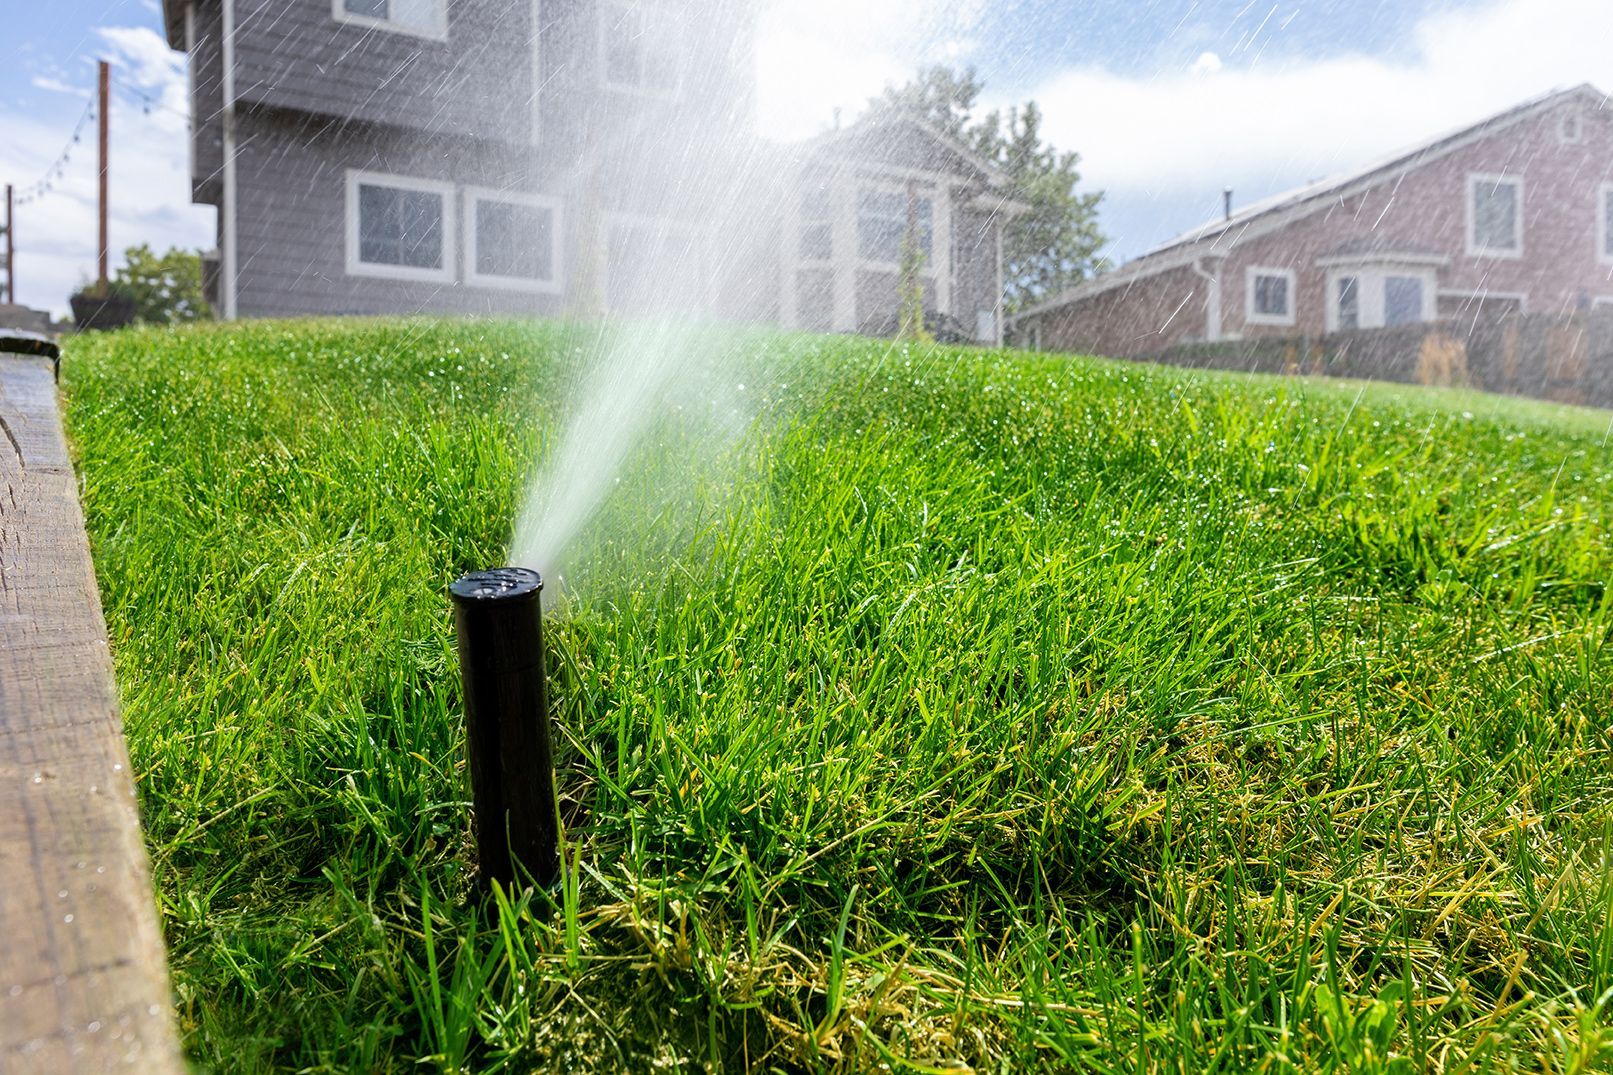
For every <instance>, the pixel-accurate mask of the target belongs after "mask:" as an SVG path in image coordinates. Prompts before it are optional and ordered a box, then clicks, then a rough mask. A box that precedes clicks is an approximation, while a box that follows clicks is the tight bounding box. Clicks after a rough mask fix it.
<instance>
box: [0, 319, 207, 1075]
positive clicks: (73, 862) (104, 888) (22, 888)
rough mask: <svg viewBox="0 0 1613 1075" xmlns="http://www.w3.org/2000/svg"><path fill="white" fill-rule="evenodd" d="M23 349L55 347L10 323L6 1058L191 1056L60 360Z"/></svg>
mask: <svg viewBox="0 0 1613 1075" xmlns="http://www.w3.org/2000/svg"><path fill="white" fill-rule="evenodd" d="M36 342H37V341H36ZM19 350H34V351H42V350H48V349H46V348H44V347H34V346H28V345H25V344H24V343H23V342H21V341H12V342H11V343H10V344H9V345H8V342H7V340H6V339H5V338H3V337H0V1071H19V1072H20V1071H27V1072H41V1073H47V1072H86V1073H87V1072H101V1071H110V1070H132V1071H140V1072H153V1073H159V1075H161V1073H168V1072H182V1071H184V1070H185V1064H184V1061H183V1059H182V1056H181V1053H180V1050H179V1046H178V1038H177V1035H176V1034H175V1030H174V1020H173V1008H172V1001H171V998H170V995H169V990H168V975H167V968H166V961H165V956H164V952H163V945H162V933H161V931H160V929H159V928H158V924H157V915H156V908H155V906H154V903H153V899H152V889H151V880H150V875H149V871H148V867H147V864H146V854H145V846H144V843H143V841H142V838H141V833H140V821H139V818H138V816H137V815H136V811H135V799H134V781H133V779H132V776H131V773H130V770H129V756H128V750H127V748H126V747H125V745H124V742H123V726H122V722H121V720H120V719H119V716H118V706H117V692H116V689H115V687H114V684H113V679H112V661H111V655H110V653H109V652H108V649H107V639H106V625H105V622H104V621H103V619H102V615H101V601H100V597H99V594H98V593H97V591H96V585H95V574H94V571H93V570H92V568H91V565H90V549H89V542H88V539H87V538H86V537H85V534H84V518H83V513H82V512H81V510H80V508H79V503H78V489H77V486H76V483H75V480H74V477H73V465H72V461H71V460H70V458H69V457H68V453H67V444H66V440H65V438H64V436H63V433H62V423H61V417H60V414H59V413H58V409H57V399H56V378H55V360H54V358H53V357H52V356H51V355H49V354H48V353H46V354H18V353H16V352H17V351H19Z"/></svg>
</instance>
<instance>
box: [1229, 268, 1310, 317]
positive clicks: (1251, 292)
mask: <svg viewBox="0 0 1613 1075" xmlns="http://www.w3.org/2000/svg"><path fill="white" fill-rule="evenodd" d="M1262 276H1281V277H1283V278H1284V279H1286V280H1287V281H1288V312H1287V313H1286V314H1263V313H1257V312H1256V311H1255V280H1256V279H1257V278H1259V277H1262ZM1298 315H1299V273H1298V272H1296V271H1295V270H1293V269H1278V268H1274V267H1271V266H1266V265H1251V266H1249V267H1248V268H1247V269H1245V270H1244V275H1243V320H1244V323H1245V324H1249V325H1282V326H1292V325H1295V324H1297V323H1298V321H1299V316H1298Z"/></svg>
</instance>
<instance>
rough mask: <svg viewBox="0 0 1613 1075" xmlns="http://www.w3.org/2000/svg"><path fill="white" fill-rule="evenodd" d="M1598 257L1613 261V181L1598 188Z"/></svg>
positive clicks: (1605, 260) (1602, 259) (1601, 259)
mask: <svg viewBox="0 0 1613 1075" xmlns="http://www.w3.org/2000/svg"><path fill="white" fill-rule="evenodd" d="M1596 257H1597V259H1598V260H1600V261H1604V262H1609V263H1613V183H1603V184H1602V185H1601V186H1600V187H1598V188H1597V189H1596Z"/></svg>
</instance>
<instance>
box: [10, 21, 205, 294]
mask: <svg viewBox="0 0 1613 1075" xmlns="http://www.w3.org/2000/svg"><path fill="white" fill-rule="evenodd" d="M97 33H98V34H99V36H100V37H101V39H102V41H103V42H104V43H105V53H106V56H107V58H108V59H109V60H111V61H112V64H113V78H114V93H113V104H112V113H111V119H112V144H111V167H110V182H111V213H110V222H109V227H110V233H111V234H110V242H111V250H112V265H113V268H114V269H116V267H117V265H118V264H119V263H120V261H121V255H122V252H123V250H124V249H125V248H127V247H129V246H133V245H135V244H137V243H150V244H151V245H152V246H154V247H156V248H158V249H159V250H161V249H166V248H168V247H169V246H181V247H204V248H205V247H211V246H212V245H213V242H214V234H215V233H214V223H213V217H214V214H213V210H212V209H210V208H206V207H203V206H192V205H191V204H190V161H189V146H188V145H187V141H188V130H189V125H188V122H187V118H186V116H187V102H186V83H187V79H186V73H185V60H184V57H183V56H181V55H179V54H177V53H174V52H171V51H170V50H169V49H168V46H167V43H166V42H164V41H163V39H162V38H161V37H160V36H158V35H157V34H156V33H154V32H153V31H151V30H150V29H146V28H144V27H140V28H135V27H106V28H102V29H100V30H98V31H97ZM42 79H45V80H50V81H59V82H61V85H60V87H56V86H42V85H40V83H41V80H42ZM82 82H83V84H84V85H86V86H88V85H93V84H94V71H93V69H92V70H91V71H90V72H89V73H87V74H84V75H83V76H82ZM34 83H35V85H36V86H39V88H42V89H47V90H54V91H56V92H74V93H75V94H76V95H79V96H82V95H83V91H76V90H75V89H74V87H73V86H72V85H70V84H69V83H67V82H66V81H63V80H59V79H55V78H54V77H53V76H41V78H36V79H34ZM71 133H72V129H71V127H70V126H68V127H62V126H59V125H52V124H48V123H44V122H41V121H39V120H37V119H34V118H33V117H32V116H28V115H22V116H17V115H13V116H10V117H8V118H7V132H6V134H7V138H6V141H7V145H6V149H7V153H6V158H5V160H4V162H3V164H0V180H3V181H6V182H11V183H15V184H16V185H17V186H18V187H19V188H20V187H23V186H25V185H28V184H31V183H32V182H33V181H34V180H35V179H37V178H38V177H39V176H40V175H41V174H42V173H44V171H45V169H46V168H47V167H49V166H50V165H51V163H52V162H53V161H55V160H56V159H57V155H58V154H59V153H61V151H62V148H63V145H64V143H66V142H67V139H68V137H69V136H70V135H71ZM96 175H97V167H96V152H95V138H94V129H93V127H91V128H86V130H85V132H84V136H83V138H82V140H81V141H80V142H79V143H78V144H77V145H72V146H71V157H70V159H69V161H68V163H67V165H66V167H65V169H64V172H63V175H62V176H61V177H60V178H59V179H56V180H54V181H53V183H52V189H51V191H50V192H49V193H48V194H46V195H44V196H43V197H41V198H39V199H38V200H36V201H33V202H31V203H30V204H28V205H26V206H21V207H19V208H18V210H17V291H18V298H19V299H20V300H21V301H22V302H23V303H25V304H27V305H29V306H35V307H39V308H42V309H48V310H51V311H54V312H56V313H58V314H62V313H64V312H65V310H66V307H67V296H68V295H69V294H70V293H71V292H72V291H73V290H74V289H75V288H76V287H77V286H78V285H79V284H81V283H84V282H85V281H87V280H89V279H90V278H91V277H92V276H93V275H94V273H95V262H96V201H97V198H96V189H97V183H96Z"/></svg>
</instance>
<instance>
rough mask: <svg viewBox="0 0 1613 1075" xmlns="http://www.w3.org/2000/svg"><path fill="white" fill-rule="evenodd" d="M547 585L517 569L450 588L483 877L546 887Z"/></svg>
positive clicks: (554, 862)
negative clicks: (525, 879)
mask: <svg viewBox="0 0 1613 1075" xmlns="http://www.w3.org/2000/svg"><path fill="white" fill-rule="evenodd" d="M542 592H543V576H541V575H539V574H538V573H537V572H536V571H531V570H528V569H526V568H519V567H505V568H495V569H492V570H489V571H477V572H472V573H471V574H468V575H466V576H464V577H463V578H461V579H459V580H458V581H457V582H455V583H454V584H453V585H452V586H450V587H449V593H450V594H451V595H452V597H453V601H454V620H455V627H456V632H457V634H458V639H459V671H460V676H461V679H462V680H463V682H464V689H465V745H466V755H467V758H468V761H469V766H468V767H469V770H470V783H471V798H472V803H473V806H474V809H475V817H476V823H475V828H476V854H477V860H478V862H479V863H480V866H481V880H482V883H483V884H484V885H485V884H490V883H492V882H494V881H498V882H500V883H501V884H504V885H514V884H517V883H518V881H519V878H518V876H517V874H518V873H520V872H521V871H524V872H525V873H527V874H530V875H531V877H532V879H533V880H535V881H536V882H537V883H538V884H540V885H542V886H544V887H546V888H547V887H549V886H550V885H552V884H554V883H555V881H556V880H557V879H558V878H559V876H560V858H559V844H560V832H559V821H558V817H557V815H556V812H555V810H556V807H555V789H554V757H553V753H552V751H551V749H550V743H549V687H548V678H547V675H546V674H545V668H544V660H543V607H542V601H541V594H542Z"/></svg>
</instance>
